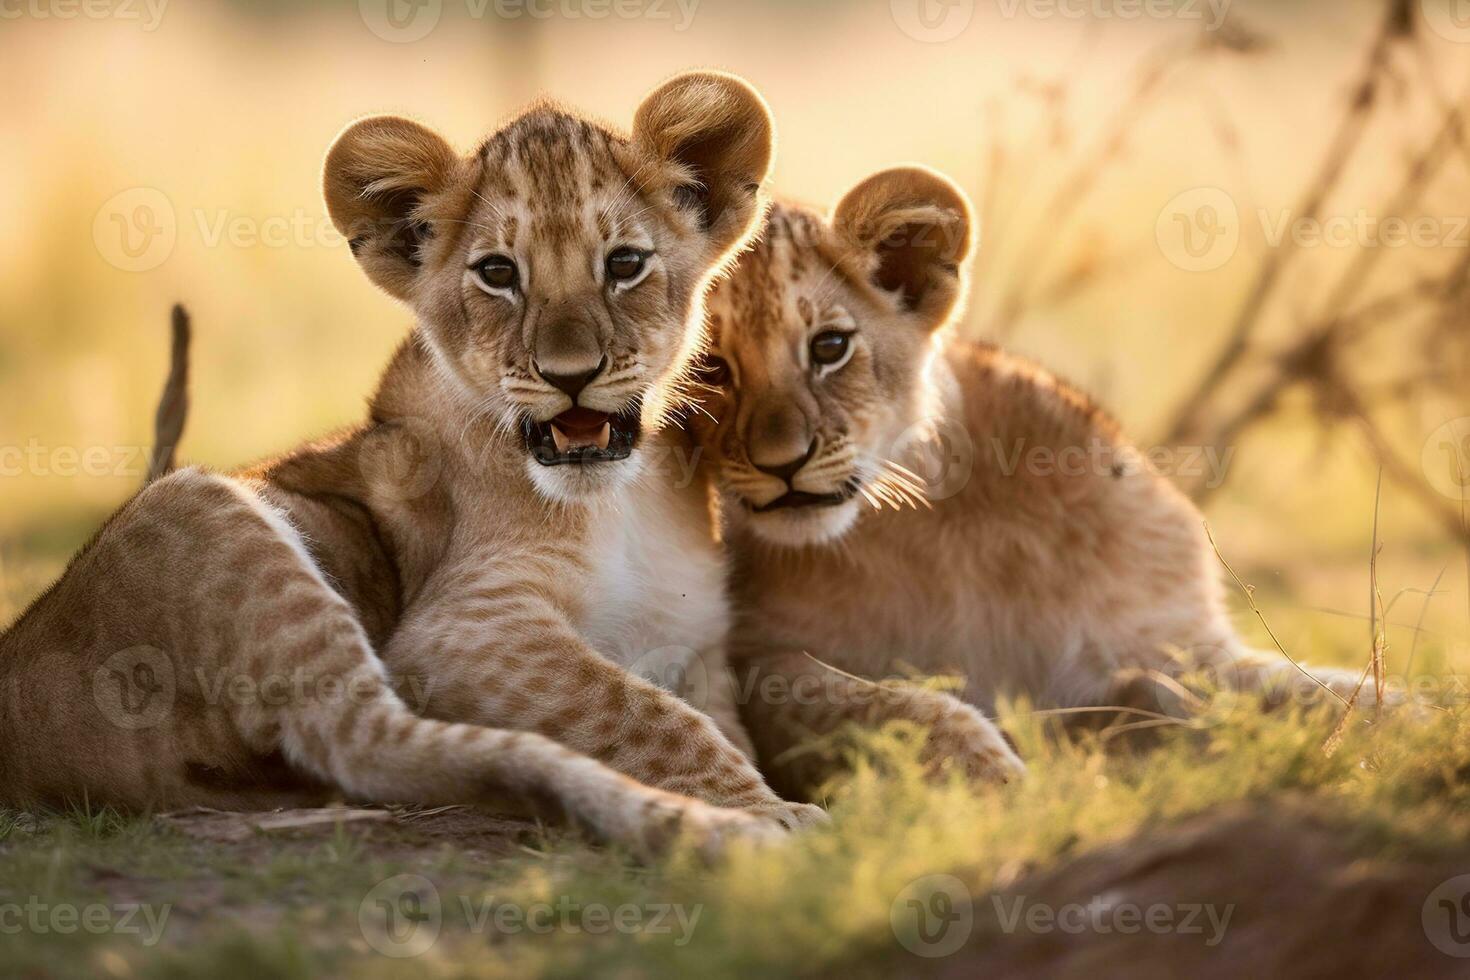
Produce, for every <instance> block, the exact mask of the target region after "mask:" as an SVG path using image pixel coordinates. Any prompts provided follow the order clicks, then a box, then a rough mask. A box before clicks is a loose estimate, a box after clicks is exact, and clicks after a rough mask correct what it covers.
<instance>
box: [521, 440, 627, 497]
mask: <svg viewBox="0 0 1470 980" xmlns="http://www.w3.org/2000/svg"><path fill="white" fill-rule="evenodd" d="M642 470H643V453H642V451H641V450H639V449H638V448H636V447H635V448H634V449H633V454H632V455H631V456H629V457H628V458H627V459H618V460H611V461H609V462H605V463H587V464H583V465H580V466H579V465H577V464H574V463H569V464H566V465H563V466H542V465H541V464H540V463H538V462H536V461H535V460H534V459H532V458H531V455H530V454H529V453H527V454H526V473H527V474H528V475H529V476H530V477H531V485H532V486H534V487H535V488H536V492H537V493H539V494H541V496H543V497H545V498H546V499H547V500H550V501H552V502H553V503H558V504H587V503H593V502H596V501H598V500H602V499H603V498H606V497H608V496H611V495H613V494H616V493H617V492H618V491H620V490H622V489H623V488H624V487H626V486H628V484H630V483H632V482H633V481H634V480H635V479H637V478H638V474H639V473H640V472H642Z"/></svg>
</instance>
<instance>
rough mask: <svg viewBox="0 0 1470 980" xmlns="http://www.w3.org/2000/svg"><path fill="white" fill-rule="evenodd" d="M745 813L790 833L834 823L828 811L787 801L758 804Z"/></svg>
mask: <svg viewBox="0 0 1470 980" xmlns="http://www.w3.org/2000/svg"><path fill="white" fill-rule="evenodd" d="M745 812H746V813H749V814H753V815H755V816H756V817H759V818H762V819H764V820H766V821H768V822H771V823H774V824H777V825H779V826H781V827H782V828H784V829H786V830H789V831H796V830H801V829H802V828H804V827H818V826H821V825H822V824H825V823H830V822H831V821H832V818H831V817H830V816H829V815H828V814H827V811H826V810H823V809H822V808H821V807H819V806H813V805H812V804H810V803H788V802H787V801H785V800H771V801H770V802H768V803H757V804H755V805H754V806H748V807H746V808H745Z"/></svg>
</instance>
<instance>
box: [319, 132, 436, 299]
mask: <svg viewBox="0 0 1470 980" xmlns="http://www.w3.org/2000/svg"><path fill="white" fill-rule="evenodd" d="M459 163H460V160H459V157H458V155H456V154H455V152H454V150H453V149H452V148H451V147H450V146H449V144H448V143H446V142H445V141H444V139H443V138H442V137H441V136H439V135H438V134H437V133H435V132H433V131H432V130H429V129H426V128H425V127H423V126H420V125H419V124H418V123H416V122H413V121H411V120H408V119H401V118H399V117H397V116H374V117H373V118H371V119H364V120H362V121H360V122H356V123H353V124H352V125H351V126H348V127H347V129H346V130H344V131H343V133H342V135H341V136H338V137H337V141H336V142H335V143H333V144H332V148H331V150H329V151H328V152H327V162H326V166H325V172H324V174H323V179H322V184H323V192H324V194H325V196H326V199H327V213H328V214H330V215H331V216H332V224H333V225H335V226H336V228H337V231H339V232H340V233H341V234H342V235H343V237H345V238H346V239H347V242H348V244H349V245H350V246H351V248H352V254H353V255H354V256H355V257H356V258H357V261H358V263H359V264H360V265H361V266H362V268H363V270H364V271H365V272H366V273H367V274H368V278H370V279H372V281H373V282H375V283H377V284H378V285H379V286H381V287H382V288H383V289H385V290H387V291H388V292H389V293H391V294H392V295H393V296H396V297H398V298H399V299H407V298H408V296H409V293H410V291H411V289H412V286H413V282H414V278H415V276H417V274H418V271H419V267H420V265H421V263H422V256H421V254H420V249H421V247H422V246H423V244H424V242H425V241H426V240H427V239H428V237H429V236H430V235H431V234H432V229H431V226H430V225H429V223H428V222H427V221H426V220H425V219H424V217H423V213H422V206H423V203H424V199H425V198H426V197H428V196H429V195H432V194H435V193H438V192H439V191H442V190H444V189H445V188H446V187H447V186H448V185H449V182H450V181H451V180H452V178H453V176H454V174H455V172H456V168H457V167H458V166H459Z"/></svg>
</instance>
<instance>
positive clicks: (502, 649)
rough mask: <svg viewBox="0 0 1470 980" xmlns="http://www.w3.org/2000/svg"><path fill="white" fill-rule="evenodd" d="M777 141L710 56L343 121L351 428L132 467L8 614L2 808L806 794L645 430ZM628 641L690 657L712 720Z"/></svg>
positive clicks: (616, 812)
mask: <svg viewBox="0 0 1470 980" xmlns="http://www.w3.org/2000/svg"><path fill="white" fill-rule="evenodd" d="M771 141H772V137H771V127H770V122H769V115H768V113H767V110H766V108H765V104H764V103H763V101H762V100H761V98H760V96H759V95H757V94H756V93H755V92H754V91H753V90H752V89H750V88H749V87H748V86H746V85H745V84H744V83H743V82H740V81H738V80H736V79H734V78H731V77H728V76H724V75H718V74H710V73H695V74H690V75H685V76H681V77H679V78H677V79H675V80H673V81H671V82H669V83H668V84H666V85H664V86H663V87H661V88H660V89H658V90H657V91H655V92H654V93H653V94H652V95H650V96H649V97H648V99H647V100H646V101H645V102H644V103H643V104H642V106H641V107H640V108H639V110H638V112H637V115H636V117H635V120H634V125H633V131H632V135H631V137H624V136H621V135H618V134H616V133H613V132H610V131H608V130H606V129H604V128H602V127H600V126H597V125H593V124H592V123H589V122H586V121H584V120H582V119H580V118H578V117H576V116H573V115H570V114H568V113H566V112H562V111H559V110H555V109H549V108H542V109H536V110H533V111H531V112H528V113H526V114H525V115H523V116H521V117H520V118H519V119H517V120H516V121H514V122H513V123H511V124H510V125H509V126H507V127H506V128H505V129H503V130H501V131H499V132H497V133H495V134H494V135H492V136H491V137H490V138H489V139H488V140H486V141H485V142H484V144H483V145H481V146H480V147H479V148H478V149H477V150H475V151H474V152H473V153H470V154H468V155H461V154H459V153H457V152H455V151H454V150H452V149H451V148H450V146H449V145H448V144H447V143H446V142H445V141H444V140H443V139H442V138H440V137H439V136H437V135H436V134H434V133H432V132H430V131H429V130H427V129H425V128H423V127H422V126H419V125H417V124H416V123H412V122H409V121H407V120H404V119H398V118H391V117H380V118H373V119H368V120H365V121H362V122H359V123H357V124H356V125H354V126H352V127H350V128H349V129H348V130H347V131H346V132H344V133H343V134H342V136H341V137H340V138H339V139H338V140H337V142H336V144H335V145H334V146H333V147H332V150H331V152H330V153H329V154H328V157H327V161H326V172H325V190H326V199H327V206H328V209H329V211H330V213H331V217H332V220H333V222H334V224H335V225H336V226H337V228H338V229H339V230H340V231H341V232H342V233H343V234H344V235H345V236H346V237H347V238H348V240H349V242H350V244H351V249H352V252H353V254H354V255H355V256H356V258H357V261H358V262H359V263H360V264H361V265H362V267H363V269H364V270H365V271H366V272H367V274H368V276H369V277H370V278H371V279H372V280H373V281H374V282H375V283H377V284H378V285H379V286H381V287H382V288H384V289H385V290H387V291H388V292H389V293H391V294H392V295H394V296H395V297H397V298H399V299H401V300H403V301H405V302H406V303H407V304H408V305H409V306H410V307H411V308H412V309H413V310H414V312H415V314H416V317H417V327H416V328H415V330H414V332H413V333H412V335H411V336H410V337H409V339H408V340H407V341H406V342H405V343H404V344H403V345H402V347H401V348H400V349H399V351H398V353H397V355H396V356H395V357H394V359H393V361H392V363H391V365H390V366H389V368H388V369H387V372H386V373H385V375H384V377H383V380H382V382H381V384H380V387H379V389H378V392H377V394H376V396H375V397H374V399H373V401H372V404H371V415H370V418H369V420H368V421H367V422H366V423H365V424H364V425H363V426H361V427H360V428H358V429H356V430H354V431H352V432H349V433H347V434H345V435H343V436H340V437H337V438H334V439H331V440H328V441H326V442H323V443H319V444H315V445H310V446H307V447H306V448H303V449H300V450H297V451H296V452H294V453H292V454H290V455H288V456H286V457H284V458H282V459H280V460H278V461H276V462H273V463H270V464H268V465H265V466H262V467H260V468H258V469H256V470H253V471H248V472H244V473H240V474H236V475H234V476H221V475H215V474H210V473H206V472H204V471H202V470H198V469H189V470H184V471H181V472H178V473H175V474H173V475H171V476H168V477H166V478H163V479H161V480H158V481H157V482H155V483H153V484H151V485H150V486H148V487H147V488H146V489H145V490H144V491H143V492H142V493H140V494H139V495H138V496H137V497H135V498H134V499H133V500H132V501H130V502H129V503H128V504H127V505H126V506H124V507H123V508H122V510H120V511H119V512H118V513H117V514H116V515H115V516H114V517H113V518H112V520H111V521H110V522H109V523H108V524H107V526H106V527H104V528H103V530H102V531H101V532H100V533H99V534H98V536H97V537H96V539H95V540H94V541H93V542H92V543H91V544H90V545H89V546H88V547H87V548H86V549H85V550H84V551H83V552H82V553H81V554H80V555H79V556H78V557H77V558H76V559H75V560H74V561H73V563H72V565H71V566H70V568H69V569H68V570H67V572H66V574H65V575H64V576H63V578H62V579H61V581H60V582H58V583H57V584H56V585H55V586H54V587H53V588H52V589H51V590H50V591H49V592H48V593H47V594H46V595H45V596H43V597H42V598H41V599H40V600H39V601H37V603H36V604H35V605H34V606H32V607H31V609H30V610H29V611H27V612H26V614H25V615H24V616H23V617H22V618H21V619H20V620H19V621H18V622H17V623H16V624H15V625H14V626H13V627H12V628H11V629H10V630H9V631H8V632H6V633H5V634H4V635H3V636H0V695H3V700H0V802H3V803H11V804H15V803H19V804H27V803H35V802H59V801H65V800H69V799H80V798H83V797H85V798H87V799H89V800H90V801H91V802H92V803H98V804H113V805H118V806H124V807H130V808H145V807H178V806H187V805H196V804H199V805H206V806H212V807H224V808H242V807H260V806H276V805H287V804H298V803H309V802H314V801H321V800H324V799H330V798H333V797H336V796H341V795H344V794H345V795H347V796H350V797H354V798H358V799H364V800H377V801H389V802H397V801H402V802H415V803H425V804H436V803H468V802H489V803H506V802H508V801H526V802H530V803H533V804H535V803H539V804H543V805H546V804H549V805H550V807H551V809H552V810H554V811H561V812H564V813H566V814H568V815H569V816H571V817H572V818H573V819H575V820H577V821H579V822H581V823H583V824H585V825H587V826H589V827H590V828H591V829H592V830H594V831H595V832H597V833H599V834H601V835H602V836H604V837H606V838H609V839H612V840H614V841H619V842H623V843H626V844H629V845H632V846H635V847H638V848H640V849H642V848H646V847H651V846H656V845H657V844H658V843H659V842H661V841H662V840H663V839H665V838H667V836H668V835H669V833H670V829H671V826H682V827H683V828H685V829H686V830H690V831H692V832H693V833H694V835H695V836H696V837H697V838H698V839H699V840H700V841H701V842H703V843H705V844H712V845H718V842H719V841H720V840H721V839H723V838H725V837H729V836H753V837H765V836H768V835H769V834H771V833H772V832H773V831H774V832H779V829H780V826H786V827H790V826H795V825H798V824H801V823H805V822H808V821H810V820H812V819H813V818H814V817H816V816H817V814H818V813H819V811H816V810H814V809H813V808H810V807H806V806H804V805H800V804H786V803H783V802H782V801H781V800H780V799H779V798H778V797H777V796H776V795H775V794H774V793H772V791H771V790H770V789H769V788H767V786H766V785H765V784H764V783H763V781H762V780H761V778H760V776H759V774H758V773H757V771H756V770H755V768H754V766H753V764H752V762H751V761H750V760H749V758H748V757H747V754H746V753H745V752H743V751H742V749H741V748H740V747H739V746H738V745H737V744H736V742H735V741H732V737H734V738H736V739H740V740H743V736H742V735H740V733H739V725H738V720H737V719H736V718H735V715H734V710H733V707H732V701H731V699H730V697H729V688H728V679H727V677H726V674H725V671H724V668H723V664H724V661H723V644H724V641H725V636H724V630H725V625H726V607H725V599H724V591H723V590H724V581H723V573H724V568H723V562H722V557H721V555H720V553H719V550H718V547H717V544H716V542H715V541H714V538H713V535H712V533H711V529H710V523H709V510H708V500H707V496H706V487H705V486H703V485H701V484H698V483H693V482H687V481H686V482H683V483H681V482H680V481H679V479H678V473H677V469H676V466H675V461H676V460H677V459H678V458H680V456H679V454H680V453H682V454H683V458H687V457H688V456H690V455H691V454H692V449H693V447H692V446H687V445H685V437H684V436H683V435H682V434H681V433H680V432H679V430H678V429H677V428H671V427H668V426H666V425H665V424H664V423H665V421H666V419H667V418H668V416H669V413H670V411H671V408H672V407H673V405H674V404H675V403H676V401H677V397H676V395H677V392H678V390H679V388H680V386H681V384H682V383H683V379H684V376H685V373H686V371H687V369H688V364H689V361H690V358H691V357H692V355H693V353H694V352H695V350H696V349H697V347H698V345H699V343H700V331H701V326H702V319H703V309H702V298H703V293H704V290H705V288H706V285H707V283H708V280H709V278H710V276H711V275H712V274H713V273H714V272H715V270H717V269H719V268H720V267H721V266H722V264H723V263H725V262H726V261H727V259H728V257H729V256H730V255H731V254H732V253H733V252H734V250H736V249H738V248H739V247H740V246H741V245H742V244H743V243H744V241H745V239H746V237H747V236H748V234H749V232H750V230H751V228H752V226H753V225H754V224H755V223H756V221H757V220H758V218H759V216H760V214H761V212H762V210H763V204H764V202H763V197H762V190H761V186H762V183H763V181H764V180H765V177H766V173H767V170H768V168H769V163H770V157H771ZM647 655H654V656H656V657H659V658H662V659H663V660H669V659H673V660H681V661H683V662H684V665H685V666H686V667H688V666H693V665H694V664H696V663H697V664H698V665H700V666H703V667H704V668H705V671H704V676H705V678H706V679H707V684H706V685H705V689H704V690H703V691H701V692H700V693H701V695H702V700H703V701H704V703H705V705H706V707H707V709H708V711H709V713H708V714H706V713H702V712H701V711H699V710H696V709H695V708H694V707H693V706H691V704H690V703H687V702H686V701H685V700H681V698H679V697H677V696H675V695H674V694H672V693H669V692H668V691H665V690H663V689H661V688H659V687H657V686H655V685H653V684H651V683H648V682H646V681H644V680H642V679H641V678H640V677H638V676H636V675H635V674H634V673H633V672H631V671H630V669H629V668H630V667H634V666H637V664H636V663H635V661H640V660H641V659H643V658H644V657H645V656H647ZM711 715H713V716H714V719H712V717H711ZM715 719H717V720H718V724H717V721H716V720H715ZM720 725H723V726H725V731H724V732H722V731H721V729H720V727H719V726H720Z"/></svg>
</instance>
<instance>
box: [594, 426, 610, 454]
mask: <svg viewBox="0 0 1470 980" xmlns="http://www.w3.org/2000/svg"><path fill="white" fill-rule="evenodd" d="M611 439H612V423H611V422H604V423H602V428H601V429H600V430H598V433H597V448H598V449H606V448H607V444H608V442H609V441H610V440H611Z"/></svg>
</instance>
